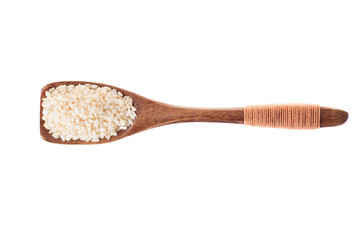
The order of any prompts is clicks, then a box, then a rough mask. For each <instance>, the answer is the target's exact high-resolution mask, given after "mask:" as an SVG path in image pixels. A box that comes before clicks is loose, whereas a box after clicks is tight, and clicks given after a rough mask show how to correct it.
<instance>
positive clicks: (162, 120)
mask: <svg viewBox="0 0 360 240" xmlns="http://www.w3.org/2000/svg"><path fill="white" fill-rule="evenodd" d="M87 83H89V84H96V85H98V86H100V87H105V86H107V87H110V88H113V89H116V90H117V91H120V92H121V93H122V94H123V95H124V96H129V97H131V98H132V99H133V105H134V106H135V107H136V109H137V110H136V114H137V117H136V119H135V121H134V124H133V125H131V126H130V127H128V128H127V129H126V130H120V131H118V135H117V136H112V137H111V138H110V139H109V140H108V139H100V141H99V142H85V141H82V140H70V141H62V140H61V139H60V138H54V137H53V136H52V135H51V134H49V130H47V129H46V128H45V127H44V123H45V122H44V120H42V112H43V107H42V105H41V103H42V99H43V98H45V92H46V91H47V90H49V89H50V88H52V87H57V86H59V85H63V84H65V85H70V84H73V85H78V84H87ZM40 95H41V97H40V135H41V137H42V138H43V139H44V140H45V141H48V142H52V143H60V144H100V143H108V142H113V141H116V140H119V139H121V138H124V137H127V136H130V135H133V134H135V133H138V132H141V131H145V130H147V129H151V128H155V127H159V126H164V125H167V124H173V123H184V122H222V123H239V124H243V123H244V109H243V108H189V107H179V106H174V105H169V104H166V103H161V102H157V101H154V100H151V99H148V98H145V97H143V96H140V95H138V94H136V93H133V92H130V91H127V90H124V89H121V88H118V87H115V86H111V85H107V84H102V83H95V82H83V81H66V82H53V83H50V84H47V85H46V86H44V87H43V88H42V90H41V94H40ZM347 118H348V113H347V112H345V111H343V110H339V109H333V108H327V107H321V108H320V127H333V126H338V125H341V124H343V123H345V122H346V120H347Z"/></svg>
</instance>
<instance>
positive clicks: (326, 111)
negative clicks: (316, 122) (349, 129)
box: [320, 107, 349, 127]
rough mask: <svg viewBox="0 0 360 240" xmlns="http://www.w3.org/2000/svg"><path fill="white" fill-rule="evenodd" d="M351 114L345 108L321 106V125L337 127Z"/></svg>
mask: <svg viewBox="0 0 360 240" xmlns="http://www.w3.org/2000/svg"><path fill="white" fill-rule="evenodd" d="M348 117H349V114H348V113H347V112H345V111H344V110H340V109H334V108H328V107H321V108H320V127H335V126H339V125H341V124H344V123H345V122H346V121H347V119H348Z"/></svg>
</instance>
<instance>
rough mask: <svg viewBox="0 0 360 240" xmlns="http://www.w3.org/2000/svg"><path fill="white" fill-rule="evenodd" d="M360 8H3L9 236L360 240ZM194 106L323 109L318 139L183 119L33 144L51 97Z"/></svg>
mask: <svg viewBox="0 0 360 240" xmlns="http://www.w3.org/2000/svg"><path fill="white" fill-rule="evenodd" d="M359 4H360V3H359V1H355V0H354V1H346V0H342V1H325V0H324V1H321V0H309V1H306V0H305V1H285V0H284V1H279V0H275V1H256V0H255V1H226V0H223V1H205V0H204V1H200V0H190V1H184V0H182V1H158V0H154V1H79V0H71V1H67V0H62V1H38V0H36V1H19V0H18V1H16V0H13V1H10V0H3V1H1V2H0V34H1V36H0V79H1V94H0V98H1V110H0V112H1V113H0V114H1V118H0V121H1V127H0V131H1V132H0V135H1V140H0V141H1V144H0V148H1V157H0V158H1V160H0V239H1V240H11V239H16V240H18V239H21V240H23V239H26V240H27V239H36V240H42V239H46V240H49V239H51V240H53V239H54V240H56V239H61V240H62V239H77V240H78V239H86V240H91V239H107V240H112V239H124V240H132V239H156V240H161V239H167V240H168V239H196V240H198V239H206V240H210V239H229V240H231V239H276V240H281V239H286V240H289V239H316V240H318V239H326V240H332V239H347V240H352V239H357V240H358V239H359V238H360V204H359V203H360V154H359V133H360V131H359V130H360V128H359V123H360V120H359V118H360V114H359V100H360V97H359V88H358V84H357V83H358V82H359V79H360V71H359V64H360V31H359V30H360V28H359V27H360V14H359V12H360V5H359ZM66 80H81V81H95V82H103V83H107V84H111V85H115V86H118V87H121V88H124V89H127V90H130V91H133V92H135V93H138V94H140V95H143V96H146V97H148V98H151V99H155V100H158V101H161V102H166V103H170V104H176V105H183V106H196V107H242V106H245V105H249V104H264V103H289V102H296V103H318V104H320V105H322V106H328V107H334V108H341V109H344V110H346V111H348V112H349V120H348V122H347V123H346V124H345V125H342V126H340V127H335V128H327V129H321V130H315V131H295V130H279V129H262V128H251V127H244V126H242V125H237V124H218V123H185V124H175V125H170V126H164V127H160V128H156V129H152V130H148V131H145V132H142V133H139V134H136V135H133V136H131V137H128V138H125V139H122V140H119V141H116V142H113V143H109V144H104V145H91V146H68V145H56V144H51V143H48V142H45V141H43V140H42V139H41V138H40V134H39V102H40V90H41V88H42V87H43V86H44V85H45V84H47V83H49V82H54V81H66Z"/></svg>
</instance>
